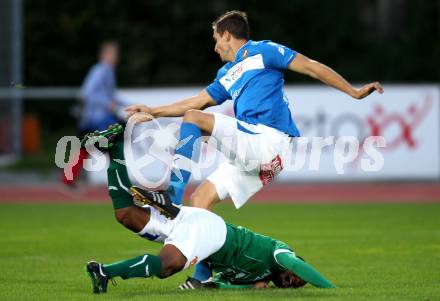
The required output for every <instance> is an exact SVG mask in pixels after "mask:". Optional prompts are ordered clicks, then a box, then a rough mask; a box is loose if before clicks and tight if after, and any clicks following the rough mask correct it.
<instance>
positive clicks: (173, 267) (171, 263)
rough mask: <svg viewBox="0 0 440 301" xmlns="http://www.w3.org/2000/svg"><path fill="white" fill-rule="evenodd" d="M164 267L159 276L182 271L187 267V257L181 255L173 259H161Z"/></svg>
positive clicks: (162, 276)
mask: <svg viewBox="0 0 440 301" xmlns="http://www.w3.org/2000/svg"><path fill="white" fill-rule="evenodd" d="M161 261H162V269H161V272H160V275H159V278H161V279H163V278H167V277H170V276H171V275H174V274H175V273H178V272H180V271H181V270H183V268H184V267H185V263H186V258H185V257H183V256H181V257H177V258H173V259H166V260H164V259H161Z"/></svg>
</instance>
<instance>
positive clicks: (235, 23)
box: [212, 10, 249, 40]
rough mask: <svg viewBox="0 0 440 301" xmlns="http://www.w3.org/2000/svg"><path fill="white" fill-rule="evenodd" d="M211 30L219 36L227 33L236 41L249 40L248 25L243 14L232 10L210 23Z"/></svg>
mask: <svg viewBox="0 0 440 301" xmlns="http://www.w3.org/2000/svg"><path fill="white" fill-rule="evenodd" d="M212 28H213V29H214V30H215V31H217V32H218V33H219V34H220V35H223V33H224V32H225V31H228V32H229V33H230V34H231V35H232V36H233V37H234V38H236V39H244V40H249V24H248V19H247V15H246V13H245V12H242V11H238V10H232V11H228V12H226V13H224V14H223V15H221V16H220V17H218V18H217V19H216V20H215V21H214V22H212Z"/></svg>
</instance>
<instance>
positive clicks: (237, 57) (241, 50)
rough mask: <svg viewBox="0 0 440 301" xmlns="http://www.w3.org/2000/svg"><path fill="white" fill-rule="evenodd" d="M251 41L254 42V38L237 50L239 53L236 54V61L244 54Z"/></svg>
mask: <svg viewBox="0 0 440 301" xmlns="http://www.w3.org/2000/svg"><path fill="white" fill-rule="evenodd" d="M250 43H252V40H249V41H247V42H246V43H244V44H243V45H242V46H241V47H240V48H239V49H238V50H237V53H236V54H235V59H234V62H235V61H237V60H239V59H241V58H242V55H243V53H244V52H245V48H246V46H248V45H249V44H250Z"/></svg>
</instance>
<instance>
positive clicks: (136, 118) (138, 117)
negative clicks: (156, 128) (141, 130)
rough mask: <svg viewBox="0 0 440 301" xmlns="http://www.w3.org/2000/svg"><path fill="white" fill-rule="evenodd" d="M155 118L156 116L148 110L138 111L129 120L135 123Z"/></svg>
mask: <svg viewBox="0 0 440 301" xmlns="http://www.w3.org/2000/svg"><path fill="white" fill-rule="evenodd" d="M153 119H154V116H153V115H151V114H149V113H147V112H137V113H134V114H132V115H131V116H130V118H129V119H128V120H129V122H134V124H139V123H142V122H147V121H151V120H153Z"/></svg>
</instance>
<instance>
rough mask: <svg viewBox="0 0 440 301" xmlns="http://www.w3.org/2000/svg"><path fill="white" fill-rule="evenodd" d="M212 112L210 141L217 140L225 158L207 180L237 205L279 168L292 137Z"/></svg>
mask: <svg viewBox="0 0 440 301" xmlns="http://www.w3.org/2000/svg"><path fill="white" fill-rule="evenodd" d="M213 115H214V118H215V123H214V129H213V131H212V135H211V137H212V138H214V139H211V140H210V141H209V143H216V148H217V150H219V151H220V152H222V153H223V154H224V155H225V156H226V158H227V161H226V162H223V163H222V164H220V166H219V167H218V168H217V170H215V171H214V172H213V173H212V174H211V175H210V176H209V177H208V180H209V181H210V182H211V183H213V184H214V186H215V188H216V190H217V194H218V196H219V197H220V199H222V200H223V199H225V198H227V197H228V196H229V197H231V199H232V201H233V202H234V205H235V207H236V208H237V209H238V208H240V207H241V206H243V205H244V203H246V201H247V200H248V199H249V198H250V197H251V196H252V195H254V194H255V193H256V192H257V191H259V190H260V189H261V188H262V187H263V186H264V185H266V184H269V183H270V182H272V180H273V179H274V177H275V176H276V175H277V174H279V173H280V172H281V170H282V169H283V157H284V156H285V155H286V154H289V153H290V149H291V147H292V142H293V138H292V137H289V136H288V135H287V134H285V133H282V132H280V131H278V130H276V129H274V128H271V127H268V126H265V125H262V124H257V125H254V124H248V123H246V122H243V121H239V120H237V119H235V118H232V117H229V116H226V115H223V114H219V113H213Z"/></svg>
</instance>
